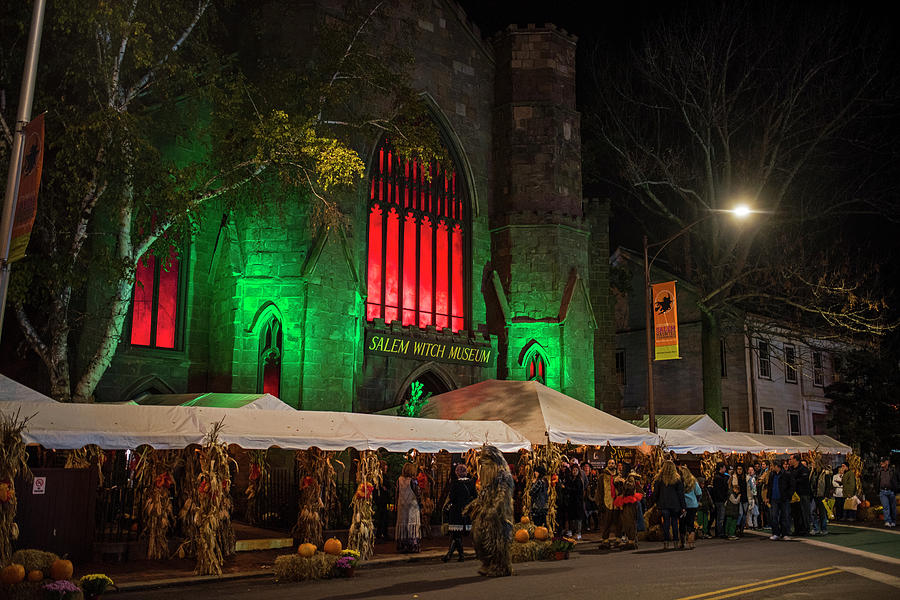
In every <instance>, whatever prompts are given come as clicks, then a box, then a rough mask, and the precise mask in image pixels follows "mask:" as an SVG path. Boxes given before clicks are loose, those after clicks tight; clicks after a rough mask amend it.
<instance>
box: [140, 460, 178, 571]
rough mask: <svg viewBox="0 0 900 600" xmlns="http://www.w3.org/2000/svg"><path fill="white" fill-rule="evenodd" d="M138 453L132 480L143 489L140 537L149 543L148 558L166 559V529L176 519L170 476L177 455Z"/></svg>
mask: <svg viewBox="0 0 900 600" xmlns="http://www.w3.org/2000/svg"><path fill="white" fill-rule="evenodd" d="M139 452H140V458H139V459H138V464H137V469H136V471H135V480H136V482H137V486H138V488H139V489H141V490H143V497H144V502H143V505H142V506H141V510H142V511H143V530H142V532H141V535H142V536H144V537H146V538H147V540H148V542H147V557H148V558H150V559H164V558H168V557H169V541H168V535H169V528H170V527H171V526H172V522H173V521H174V518H175V515H174V512H173V509H172V495H171V493H170V490H171V488H172V487H173V486H174V485H175V478H174V476H173V473H174V472H175V468H176V467H177V466H178V463H179V461H180V456H179V453H178V452H177V451H175V450H154V449H153V448H151V447H149V446H143V447H141V448H140V449H139Z"/></svg>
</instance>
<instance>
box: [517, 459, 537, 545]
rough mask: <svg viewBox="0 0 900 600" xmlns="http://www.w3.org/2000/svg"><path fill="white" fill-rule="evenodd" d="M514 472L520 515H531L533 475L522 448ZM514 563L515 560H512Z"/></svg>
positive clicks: (529, 461) (528, 460)
mask: <svg viewBox="0 0 900 600" xmlns="http://www.w3.org/2000/svg"><path fill="white" fill-rule="evenodd" d="M516 470H517V472H518V473H519V481H521V482H522V484H521V485H522V514H523V515H530V514H531V478H532V475H533V474H534V465H533V464H532V457H531V452H530V451H528V450H526V449H525V448H522V449H521V450H519V460H518V461H516ZM513 562H515V559H514V560H513Z"/></svg>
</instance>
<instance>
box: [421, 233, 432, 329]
mask: <svg viewBox="0 0 900 600" xmlns="http://www.w3.org/2000/svg"><path fill="white" fill-rule="evenodd" d="M419 233H420V236H419V238H420V240H419V327H427V326H428V325H431V324H432V323H433V322H434V320H433V314H432V307H431V299H432V281H433V277H432V275H431V268H432V267H431V264H432V262H431V261H432V256H431V241H432V233H433V228H432V226H431V219H430V217H428V216H425V217H422V223H421V224H420V225H419Z"/></svg>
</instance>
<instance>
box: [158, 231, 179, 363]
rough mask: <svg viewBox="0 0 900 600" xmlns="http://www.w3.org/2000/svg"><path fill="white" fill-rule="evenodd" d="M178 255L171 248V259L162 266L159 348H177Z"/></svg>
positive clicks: (160, 276)
mask: <svg viewBox="0 0 900 600" xmlns="http://www.w3.org/2000/svg"><path fill="white" fill-rule="evenodd" d="M178 268H179V261H178V253H177V252H176V250H175V247H174V246H170V247H169V257H168V261H167V262H166V263H165V264H160V270H159V288H158V290H157V304H156V343H155V344H154V345H155V346H156V347H157V348H175V325H176V317H177V310H178Z"/></svg>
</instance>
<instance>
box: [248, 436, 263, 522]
mask: <svg viewBox="0 0 900 600" xmlns="http://www.w3.org/2000/svg"><path fill="white" fill-rule="evenodd" d="M268 455H269V451H268V450H250V451H249V452H248V456H249V458H250V474H249V477H248V479H249V483H248V484H247V489H246V490H244V495H245V496H247V522H248V523H249V524H250V525H255V524H256V523H259V521H260V514H259V497H260V494H261V493H262V490H263V482H264V481H266V480H267V479H268V477H269V462H268Z"/></svg>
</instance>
